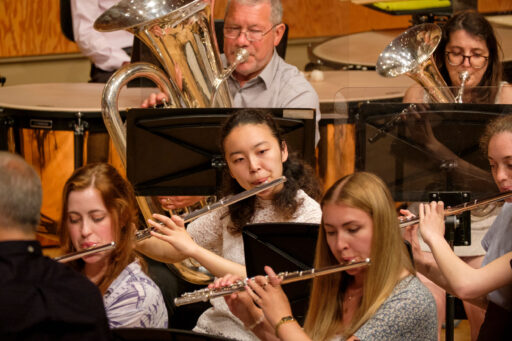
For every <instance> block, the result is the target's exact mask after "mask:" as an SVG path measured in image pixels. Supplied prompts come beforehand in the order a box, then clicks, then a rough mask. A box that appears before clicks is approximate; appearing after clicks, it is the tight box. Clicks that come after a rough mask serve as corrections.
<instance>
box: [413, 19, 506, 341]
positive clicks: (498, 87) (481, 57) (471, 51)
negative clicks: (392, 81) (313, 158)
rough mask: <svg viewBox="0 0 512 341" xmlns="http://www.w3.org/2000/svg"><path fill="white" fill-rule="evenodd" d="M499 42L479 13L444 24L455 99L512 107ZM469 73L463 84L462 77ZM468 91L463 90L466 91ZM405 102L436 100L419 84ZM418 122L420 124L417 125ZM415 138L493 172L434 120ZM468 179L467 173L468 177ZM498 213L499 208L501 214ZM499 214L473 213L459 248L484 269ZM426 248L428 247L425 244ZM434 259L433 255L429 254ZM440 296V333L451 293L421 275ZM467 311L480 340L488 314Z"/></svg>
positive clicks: (443, 50)
mask: <svg viewBox="0 0 512 341" xmlns="http://www.w3.org/2000/svg"><path fill="white" fill-rule="evenodd" d="M500 53H501V51H500V47H499V43H498V41H497V39H496V36H495V34H494V30H493V28H492V26H491V24H490V23H489V22H488V21H487V19H485V17H484V16H483V15H482V14H480V13H478V12H476V11H473V10H468V11H462V12H458V13H456V14H455V15H454V16H453V17H452V18H450V19H449V20H448V21H447V22H446V24H445V25H444V26H443V37H442V40H441V42H440V43H439V46H438V47H437V49H436V51H435V54H434V56H435V61H436V65H437V67H438V69H439V71H440V73H441V75H442V77H443V79H444V80H445V82H446V84H447V85H448V86H451V87H453V91H454V96H455V95H457V97H459V95H460V98H457V99H458V100H459V101H460V102H463V103H489V104H495V103H496V104H511V103H512V87H511V86H510V85H508V84H507V83H506V82H504V81H502V71H503V70H502V63H501V58H500ZM463 72H467V75H468V77H467V78H466V79H465V80H464V81H463V80H462V78H461V75H462V74H463ZM461 88H462V89H463V91H460V89H461ZM403 101H404V102H408V103H428V102H431V100H430V98H429V96H428V94H427V93H426V91H424V89H423V88H421V87H420V86H419V85H414V86H412V87H411V88H409V90H408V91H407V92H406V94H405V96H404V99H403ZM412 121H415V123H414V124H412V123H411V122H412ZM409 125H410V127H411V129H410V132H411V136H413V137H414V139H415V141H416V142H418V141H421V144H423V145H424V146H425V148H427V149H428V151H429V152H431V153H432V154H433V155H436V156H437V158H438V159H440V160H458V169H459V170H461V171H462V170H465V172H466V173H467V174H472V175H474V176H481V177H484V178H486V177H487V172H483V171H482V170H481V169H479V168H477V167H473V165H471V164H469V163H467V162H466V161H465V160H463V159H460V158H457V157H456V156H455V155H454V154H453V152H452V151H451V150H449V149H448V148H447V147H446V146H445V145H443V143H441V142H440V141H439V140H438V139H437V138H436V137H435V136H434V133H433V132H432V127H431V126H430V123H429V121H428V119H423V118H422V119H418V120H410V121H409ZM462 176H466V174H462ZM495 211H496V210H495ZM496 214H497V212H490V214H489V215H485V216H477V215H476V214H472V217H471V218H472V222H471V245H470V246H464V247H456V252H457V254H458V255H459V256H461V257H464V260H465V261H466V262H467V263H468V264H470V265H471V266H473V267H475V268H478V267H479V266H480V264H481V262H482V259H483V255H484V254H485V251H484V249H483V248H482V247H481V245H480V244H481V239H482V237H483V236H484V234H485V231H486V230H487V229H488V227H489V226H490V224H491V223H492V221H493V219H494V218H495V216H496ZM422 246H423V249H424V250H425V251H428V247H427V246H426V245H425V244H422ZM425 256H426V257H430V258H431V259H432V257H431V254H430V253H426V254H425ZM419 277H420V278H421V279H422V280H423V281H424V282H425V284H426V285H427V286H428V287H429V289H430V290H431V291H432V293H433V294H434V297H435V298H436V302H437V307H438V316H439V328H438V330H439V335H440V334H441V326H442V323H443V321H444V319H445V313H446V309H445V291H444V290H443V289H441V288H439V287H438V286H437V285H435V284H434V283H432V282H431V281H429V280H428V279H427V278H425V277H423V276H421V275H420V276H419ZM464 307H465V310H466V314H467V316H468V320H469V322H470V327H471V335H472V340H476V337H477V335H478V331H479V329H480V325H481V324H482V322H483V318H484V312H483V311H482V310H481V309H478V308H476V307H474V306H473V305H471V304H469V303H466V302H464Z"/></svg>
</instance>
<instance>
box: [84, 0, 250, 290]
mask: <svg viewBox="0 0 512 341" xmlns="http://www.w3.org/2000/svg"><path fill="white" fill-rule="evenodd" d="M94 28H95V29H96V30H98V31H104V32H110V31H116V30H127V31H129V32H131V33H133V34H134V35H135V36H137V37H138V38H139V39H140V40H141V41H142V42H144V43H145V44H146V45H147V46H148V47H149V48H150V50H151V51H152V53H153V54H154V55H155V56H156V57H157V59H158V60H159V62H160V63H161V64H162V66H163V68H164V70H165V72H164V71H162V70H160V69H159V68H158V67H156V66H154V65H152V64H149V63H143V62H139V63H133V64H129V65H126V66H124V67H122V68H120V69H119V70H118V71H117V72H115V73H114V74H113V75H112V77H111V78H110V79H109V81H108V82H107V84H106V85H105V88H104V89H103V94H102V103H101V107H102V116H103V121H104V123H105V126H106V128H107V130H108V133H109V135H110V137H111V139H112V142H113V144H114V146H115V148H116V150H117V152H118V154H119V156H120V159H121V162H122V163H123V165H124V166H125V168H126V128H125V126H124V124H123V120H122V118H121V115H120V114H119V110H118V97H119V92H120V90H121V88H123V87H124V86H125V85H126V84H127V83H128V82H129V81H130V80H132V79H134V78H138V77H145V78H148V79H150V80H152V81H153V82H154V83H155V84H156V85H157V86H158V87H159V89H160V90H161V91H162V92H164V93H165V94H166V95H167V96H168V98H170V102H171V103H170V105H171V107H174V108H201V107H231V106H232V105H231V97H230V95H229V91H228V88H227V85H226V82H224V80H225V79H226V78H227V77H228V76H229V75H230V74H231V72H232V71H233V70H234V69H235V68H236V67H237V65H238V64H240V63H242V62H243V61H244V60H245V59H247V56H248V53H247V51H246V50H244V49H241V50H240V51H238V53H237V56H236V60H235V62H234V63H233V64H232V65H231V66H230V67H229V68H228V69H226V70H225V71H224V70H223V68H222V63H221V59H220V54H219V52H218V49H217V45H216V43H215V36H214V34H215V33H214V32H215V30H214V29H213V21H212V9H211V5H210V1H209V0H121V1H120V2H119V3H118V4H117V5H115V6H113V7H111V8H110V9H108V10H107V11H105V12H104V13H103V14H102V15H101V16H100V17H98V18H97V19H96V21H95V23H94ZM212 32H213V33H212ZM137 202H138V205H139V208H140V210H141V212H142V215H143V216H144V218H145V220H146V221H147V219H149V218H150V217H151V214H152V212H158V211H159V210H160V208H159V207H158V205H157V204H156V203H155V202H154V201H153V199H152V198H151V197H137ZM176 267H177V268H178V271H179V273H180V274H181V275H182V277H183V278H184V279H185V280H187V281H189V282H192V283H196V284H205V283H206V282H208V281H209V280H210V278H209V276H206V275H204V276H203V274H202V273H199V276H198V274H197V273H195V272H194V271H192V270H190V268H188V267H184V266H183V265H182V264H176ZM205 276H206V277H205Z"/></svg>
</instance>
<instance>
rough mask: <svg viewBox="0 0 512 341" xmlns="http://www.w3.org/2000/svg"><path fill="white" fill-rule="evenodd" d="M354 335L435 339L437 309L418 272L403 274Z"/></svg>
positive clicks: (365, 339)
mask: <svg viewBox="0 0 512 341" xmlns="http://www.w3.org/2000/svg"><path fill="white" fill-rule="evenodd" d="M355 336H356V337H357V338H359V339H360V340H361V341H371V340H379V341H380V340H425V341H426V340H432V341H436V340H437V312H436V303H435V301H434V298H433V297H432V294H431V293H430V291H428V289H427V288H426V287H425V286H424V285H423V284H422V283H421V282H420V281H419V279H418V278H417V277H416V276H408V277H406V278H404V279H403V280H402V281H401V282H399V283H398V285H397V286H396V287H395V289H394V290H393V292H392V293H391V295H390V296H389V297H388V299H387V300H386V301H384V303H383V304H382V305H381V306H380V308H379V309H378V310H377V312H376V313H375V314H374V315H373V316H372V318H371V319H369V320H368V321H366V323H365V324H364V325H363V326H362V327H361V328H359V330H358V331H357V332H356V333H355ZM335 340H342V338H341V337H337V338H333V339H332V341H335Z"/></svg>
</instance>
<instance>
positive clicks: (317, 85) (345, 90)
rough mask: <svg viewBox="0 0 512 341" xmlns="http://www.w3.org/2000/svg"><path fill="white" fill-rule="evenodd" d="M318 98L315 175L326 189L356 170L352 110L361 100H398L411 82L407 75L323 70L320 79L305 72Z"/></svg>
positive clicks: (412, 82) (354, 109) (353, 110)
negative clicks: (318, 122) (316, 79)
mask: <svg viewBox="0 0 512 341" xmlns="http://www.w3.org/2000/svg"><path fill="white" fill-rule="evenodd" d="M306 77H307V78H308V80H309V81H310V83H311V85H312V86H313V88H314V89H315V90H316V92H317V94H318V97H319V99H320V111H321V112H322V119H321V121H320V142H319V144H318V161H317V162H318V163H317V168H318V174H319V175H320V177H321V178H322V179H323V182H324V187H325V189H327V188H329V187H330V186H331V185H332V184H333V183H334V182H336V180H338V179H339V178H341V177H342V176H344V175H347V174H351V173H353V172H354V169H355V156H356V155H355V153H356V146H355V141H356V140H355V125H354V124H353V122H354V117H353V113H354V112H355V111H356V109H357V104H358V103H360V102H362V101H400V100H401V98H402V97H403V95H404V93H405V91H406V90H407V89H408V88H409V87H410V86H411V85H413V84H414V81H413V80H412V79H410V78H409V77H406V76H400V77H396V78H384V77H381V76H380V75H379V74H377V72H375V71H323V80H320V81H313V80H312V79H311V74H310V73H308V74H306Z"/></svg>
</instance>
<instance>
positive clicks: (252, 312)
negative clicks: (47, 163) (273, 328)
mask: <svg viewBox="0 0 512 341" xmlns="http://www.w3.org/2000/svg"><path fill="white" fill-rule="evenodd" d="M240 280H242V279H241V278H240V277H239V276H236V275H226V276H224V277H221V278H219V279H217V280H215V282H213V283H211V284H210V285H208V288H210V289H219V288H222V287H225V286H230V285H231V284H233V283H235V282H237V281H240ZM224 300H225V301H226V304H227V305H228V307H229V310H230V311H231V312H232V313H233V315H235V316H236V317H238V318H239V319H240V320H241V321H242V322H243V323H244V325H245V327H246V328H247V329H249V330H252V329H254V328H255V327H256V326H257V325H258V324H259V323H262V322H263V320H264V316H263V312H262V311H261V309H260V308H258V307H257V306H256V305H255V304H254V302H253V300H252V298H251V296H249V293H247V292H246V291H238V292H234V293H232V294H231V295H228V296H224Z"/></svg>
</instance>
